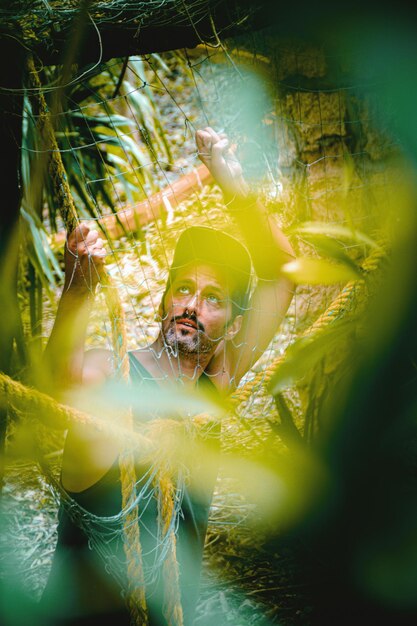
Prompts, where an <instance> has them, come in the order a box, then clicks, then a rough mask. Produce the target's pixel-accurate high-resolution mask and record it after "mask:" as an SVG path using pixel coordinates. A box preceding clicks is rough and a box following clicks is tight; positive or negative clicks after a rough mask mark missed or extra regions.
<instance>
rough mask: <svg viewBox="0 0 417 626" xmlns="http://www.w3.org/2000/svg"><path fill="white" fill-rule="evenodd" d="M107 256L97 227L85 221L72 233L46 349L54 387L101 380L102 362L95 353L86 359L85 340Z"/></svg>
mask: <svg viewBox="0 0 417 626" xmlns="http://www.w3.org/2000/svg"><path fill="white" fill-rule="evenodd" d="M105 256H106V251H105V249H104V247H103V241H102V239H101V238H100V237H99V235H98V232H97V231H96V230H90V229H89V228H88V227H87V226H86V225H85V224H81V225H80V226H77V228H76V229H75V230H74V231H73V232H72V233H71V234H70V235H69V237H68V240H67V243H66V246H65V284H64V288H63V291H62V295H61V298H60V301H59V304H58V310H57V315H56V318H55V323H54V326H53V329H52V332H51V335H50V338H49V341H48V344H47V346H46V348H45V352H44V363H45V367H46V369H47V373H48V379H49V384H51V385H52V386H53V387H54V388H56V387H62V388H65V387H69V386H71V385H74V384H79V383H81V382H88V378H92V380H91V382H99V380H100V376H101V368H100V367H99V363H97V365H96V366H95V364H94V360H95V358H94V356H93V357H90V358H89V359H88V360H87V363H85V355H84V343H85V337H86V331H87V325H88V319H89V314H90V310H91V305H92V302H93V300H94V292H95V289H96V286H97V283H98V281H99V279H100V275H101V274H102V272H103V267H104V260H105ZM96 360H97V358H96ZM101 360H103V359H101ZM103 376H104V375H103ZM86 379H87V380H86ZM94 379H96V380H94ZM46 382H47V384H48V381H46Z"/></svg>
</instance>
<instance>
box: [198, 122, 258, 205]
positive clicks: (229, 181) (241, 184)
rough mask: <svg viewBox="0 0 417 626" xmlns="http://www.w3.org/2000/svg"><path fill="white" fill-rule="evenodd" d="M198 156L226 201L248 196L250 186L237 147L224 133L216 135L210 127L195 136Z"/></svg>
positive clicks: (199, 131)
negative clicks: (245, 177)
mask: <svg viewBox="0 0 417 626" xmlns="http://www.w3.org/2000/svg"><path fill="white" fill-rule="evenodd" d="M195 138H196V144H197V151H198V156H199V157H200V159H201V161H202V162H203V163H204V165H206V167H207V168H208V169H209V171H210V172H211V174H212V176H213V178H214V179H215V181H216V182H217V184H218V185H219V186H220V187H221V189H222V191H223V193H224V195H225V197H226V200H230V199H232V198H234V197H236V196H237V197H240V196H247V195H248V193H249V188H248V185H247V183H246V181H245V179H244V178H243V174H242V166H241V164H240V163H239V160H238V159H237V157H236V154H235V151H236V146H231V145H230V143H229V140H228V138H227V136H226V135H225V134H224V133H216V131H214V130H213V129H212V128H211V127H210V126H207V127H206V128H205V129H204V130H198V131H197V132H196V135H195Z"/></svg>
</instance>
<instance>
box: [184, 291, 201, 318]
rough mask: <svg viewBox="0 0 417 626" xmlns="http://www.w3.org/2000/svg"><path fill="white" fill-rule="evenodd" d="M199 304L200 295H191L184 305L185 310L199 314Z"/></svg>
mask: <svg viewBox="0 0 417 626" xmlns="http://www.w3.org/2000/svg"><path fill="white" fill-rule="evenodd" d="M199 302H200V298H199V295H198V293H194V294H192V295H190V297H189V298H188V300H187V301H186V302H185V303H184V308H185V309H187V311H188V312H189V313H197V311H198V306H199Z"/></svg>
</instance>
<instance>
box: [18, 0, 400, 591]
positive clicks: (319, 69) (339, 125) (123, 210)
mask: <svg viewBox="0 0 417 626" xmlns="http://www.w3.org/2000/svg"><path fill="white" fill-rule="evenodd" d="M41 4H42V7H41V8H42V11H46V12H47V11H49V10H50V9H51V8H52V9H53V11H54V21H53V23H54V28H57V25H59V23H60V20H61V19H62V20H64V19H65V20H67V19H68V17H69V15H70V14H71V11H74V10H75V7H74V8H72V7H71V6H68V7H66V8H65V10H64V9H61V8H59V7H56V6H55V5H54V3H49V4H48V3H45V4H48V7H47V8H44V7H43V4H44V3H39V5H41ZM143 4H144V7H143V8H145V5H146V14H145V13H144V12H143V13H142V15H141V20H144V19H145V18H146V19H148V17H149V19H152V21H153V23H155V22H157V21H158V19H160V21H161V24H162V23H163V21H164V20H171V19H172V16H171V15H170V14H169V11H167V4H168V3H167V2H164V3H160V2H151V3H149V2H147V3H143ZM162 4H163V5H164V12H163V15H162V16H161V17H160V18H159V17H158V10H159V8H160V7H161V5H162ZM170 4H172V6H173V11H174V12H173V14H172V15H175V20H176V23H178V24H181V23H182V20H183V19H187V20H188V19H189V15H188V11H187V10H186V7H185V5H184V13H183V12H181V11H180V10H178V5H179V4H181V3H178V2H172V3H170ZM201 4H202V5H203V4H204V3H201ZM174 5H175V6H174ZM198 7H199V3H194V5H193V11H194V13H193V15H194V17H195V21H196V24H198V11H199V8H198ZM101 8H102V7H101V5H100V4H99V3H94V6H93V10H91V11H92V12H91V16H92V18H93V19H94V20H95V21H98V20H100V15H101V13H100V12H101ZM105 8H106V11H107V13H106V15H108V9H109V5H108V4H107V3H105ZM110 9H111V11H112V12H113V14H112V16H111V18H112V19H115V16H116V17H117V13H118V11H119V10H122V9H123V12H124V14H126V3H119V2H113V3H112V4H111V7H110ZM174 9H175V10H174ZM39 10H40V9H39ZM129 10H131V9H129ZM135 11H136V9H135ZM35 14H36V10H35ZM45 14H46V13H43V18H44V17H45ZM135 16H136V13H135V14H132V18H131V19H132V21H133V22H135V20H136V17H135ZM103 19H106V18H103ZM158 23H159V22H158ZM327 62H328V60H327V59H326V57H325V55H324V52H323V51H320V50H316V49H315V50H312V49H308V48H307V49H306V48H305V47H303V46H301V47H300V46H298V45H293V44H291V45H290V44H288V45H286V44H285V45H282V46H280V47H276V46H271V42H270V41H268V39H267V38H265V39H263V38H262V37H261V38H259V37H258V38H255V37H254V38H253V40H248V39H246V40H245V43H242V42H240V43H236V42H231V44H230V45H229V46H228V47H227V49H226V47H224V46H223V45H219V46H218V47H216V48H211V47H208V46H205V45H202V46H200V47H198V48H197V49H193V50H184V51H179V52H175V53H166V54H165V55H163V56H158V55H149V56H146V57H136V58H130V59H129V60H128V62H127V64H126V63H124V62H122V61H117V60H113V61H111V62H109V63H108V64H107V65H106V66H105V67H100V70H102V71H101V72H100V73H97V75H96V76H94V77H92V78H89V79H85V80H79V81H78V82H77V83H76V84H75V86H74V87H73V89H72V90H71V91H70V92H69V95H68V99H67V100H66V108H65V111H63V112H59V113H58V114H56V115H53V119H52V121H53V124H54V126H55V128H56V136H57V139H58V142H59V149H60V152H61V154H62V157H63V160H64V164H65V168H66V172H67V176H68V180H69V182H70V184H71V186H72V192H73V196H74V199H75V203H76V207H77V211H78V223H82V222H86V223H88V224H89V225H90V226H94V227H97V228H100V229H102V232H103V237H105V238H106V239H107V247H108V261H107V269H108V272H109V274H110V276H111V277H112V279H113V281H114V284H115V285H116V286H117V288H118V290H119V292H120V295H121V299H122V302H123V306H124V310H125V314H126V323H127V347H128V349H130V350H137V349H142V348H146V347H147V346H148V345H149V344H150V343H152V341H154V340H155V338H156V337H157V335H158V333H159V328H160V319H159V318H158V311H159V306H160V302H161V298H162V294H163V292H164V289H165V285H166V281H167V278H168V268H169V266H170V263H171V260H172V254H173V250H174V247H175V243H176V241H177V239H178V236H179V234H180V233H181V232H182V230H183V229H184V228H186V227H187V226H190V225H210V226H213V227H215V228H220V229H222V230H225V231H227V232H229V233H231V234H233V235H234V236H236V237H240V234H239V231H238V230H237V228H236V225H235V222H234V220H233V219H232V218H231V217H230V215H229V213H228V211H227V207H225V205H224V202H223V198H222V194H221V191H220V189H219V188H218V187H217V186H216V185H215V184H213V181H212V180H211V179H210V178H208V177H207V175H206V173H205V172H204V170H202V169H201V168H200V161H199V158H198V154H197V151H196V148H195V143H194V133H195V131H196V130H197V129H199V128H204V127H205V126H211V127H213V128H215V129H216V130H218V131H224V132H226V133H227V134H228V136H229V137H230V139H231V141H232V142H234V143H236V144H237V146H238V155H239V158H240V160H241V162H242V165H243V169H244V173H245V176H246V179H247V180H248V181H249V183H250V184H251V186H252V188H253V189H255V190H256V192H257V193H258V195H259V196H260V197H261V199H262V201H263V203H264V205H265V206H266V208H267V211H268V212H269V213H270V214H272V215H273V219H276V221H277V223H279V224H280V225H281V226H282V228H283V230H284V231H285V230H289V229H290V227H293V226H294V225H297V224H299V223H300V222H305V221H308V220H320V221H323V222H326V223H328V224H332V225H335V226H338V225H346V224H348V225H349V227H351V228H352V229H353V230H355V229H357V230H360V231H363V232H368V233H370V232H371V233H373V232H374V229H375V228H376V226H377V221H376V217H375V214H374V209H375V208H376V207H378V210H379V211H381V207H382V210H383V207H384V205H385V206H386V205H387V204H388V203H389V202H390V197H389V195H388V193H387V189H388V185H387V176H388V172H387V171H386V169H385V168H384V167H383V164H384V163H385V160H386V159H387V157H388V156H389V155H390V154H391V152H392V151H393V148H395V146H394V143H393V142H392V141H391V140H390V139H389V138H387V139H385V138H382V137H381V134H380V132H379V131H378V134H377V132H376V131H375V130H374V128H373V123H374V112H373V111H372V110H371V109H370V107H368V105H367V103H366V99H363V98H362V99H360V98H359V96H358V94H357V93H356V91H355V85H353V84H342V85H341V86H338V87H336V88H325V87H323V86H321V84H322V83H325V82H326V79H327V76H328V71H329V69H328V67H327V65H326V64H327ZM333 62H334V59H333ZM121 75H122V76H123V80H122V81H120V76H121ZM44 78H45V82H46V84H48V85H50V86H52V88H51V87H48V88H47V89H46V92H50V91H51V92H53V82H54V76H53V71H52V70H50V71H46V75H45V77H44ZM34 102H36V92H34V93H31V94H30V97H29V95H28V97H27V99H26V104H25V113H24V115H25V121H26V125H27V128H28V129H29V128H33V127H35V126H36V123H37V112H36V105H35V104H34ZM52 113H53V112H52ZM31 141H32V143H31ZM23 151H24V159H25V163H26V166H27V170H28V173H27V176H28V177H29V170H30V168H31V167H33V164H34V162H35V161H36V159H37V158H39V157H42V153H43V149H42V148H41V147H40V145H39V144H37V143H36V142H33V139H32V140H31V139H30V136H29V133H28V134H27V136H26V139H25V145H24V146H23ZM381 164H382V165H381ZM51 195H53V194H51ZM25 202H26V205H24V206H26V208H27V209H28V210H29V208H30V202H31V198H30V194H29V195H28V196H27V197H26V200H25ZM44 217H45V220H46V226H45V227H46V229H47V231H48V237H49V241H50V242H52V244H53V245H55V246H56V247H57V248H58V249H61V250H62V246H63V242H64V240H65V233H64V232H63V226H64V225H63V223H62V221H61V220H60V218H59V217H57V216H56V212H54V211H51V208H50V209H49V213H47V214H46V213H45V214H44ZM293 242H294V245H295V246H296V248H297V251H298V252H301V253H305V252H306V251H309V252H311V251H312V246H311V243H310V242H309V240H308V238H307V237H306V238H305V239H304V240H303V237H302V236H299V237H298V238H296V237H293ZM345 252H346V254H348V255H349V256H350V257H351V258H352V259H353V260H354V261H357V262H360V261H361V260H362V259H363V258H364V256H365V249H364V247H363V245H360V244H358V243H352V242H351V243H349V244H347V245H346V246H345ZM52 270H53V268H52ZM91 272H95V268H94V267H93V266H92V267H91ZM90 278H91V277H89V276H86V281H87V282H88V281H89V279H90ZM105 289H106V285H103V286H102V287H101V288H100V287H99V293H98V295H97V296H96V305H95V307H94V310H93V311H92V316H91V320H90V326H89V332H88V339H87V347H105V348H109V349H112V344H111V339H110V337H111V321H109V320H108V318H107V314H106V307H105V304H104V291H105ZM339 290H340V284H336V285H331V286H328V287H320V290H317V288H316V287H313V288H312V287H309V286H306V285H300V286H299V287H298V288H297V292H296V295H295V297H294V298H293V301H292V304H291V307H290V309H289V311H288V314H287V316H286V318H285V319H284V321H283V323H282V324H281V327H280V329H279V332H278V333H277V335H276V336H275V337H274V338H273V340H272V341H271V343H270V345H269V347H268V348H267V349H266V350H265V352H264V354H263V355H262V357H261V358H260V359H255V358H254V362H253V363H252V367H251V368H250V369H249V371H248V372H247V374H246V375H245V376H244V378H243V380H242V384H245V383H246V382H248V381H250V380H251V379H252V378H254V377H255V375H256V374H258V373H259V372H262V371H263V370H266V368H267V367H268V365H269V364H270V363H271V361H272V360H273V359H274V358H276V357H277V356H278V355H280V354H283V353H284V351H285V349H286V347H287V346H288V345H290V344H291V342H292V341H293V340H294V339H295V338H296V337H297V336H298V335H299V334H300V333H301V332H302V331H303V330H305V329H306V328H307V326H308V325H309V324H310V323H311V322H312V321H313V319H314V318H315V317H317V316H318V314H320V313H321V312H322V311H323V310H324V309H325V308H326V306H327V305H328V304H329V303H330V302H331V300H332V299H333V298H334V297H335V295H336V294H337V293H338V291H339ZM45 306H46V307H47V309H48V315H47V317H46V320H44V325H43V327H42V336H43V337H44V340H45V339H46V337H47V336H48V335H49V332H50V329H51V326H52V323H53V318H54V313H55V304H54V301H53V300H52V304H51V302H48V301H46V303H45ZM249 306H250V305H249ZM264 315H265V316H267V315H268V312H267V311H265V312H264ZM243 341H244V339H243ZM255 348H256V345H255V346H254V349H255ZM160 356H161V355H158V354H156V353H155V354H154V357H155V360H156V362H157V361H158V358H159V357H160ZM170 358H171V360H172V361H173V363H175V365H176V367H180V366H181V363H180V358H179V354H178V353H175V350H174V351H171V353H170ZM196 375H197V374H196V371H195V373H194V376H196ZM192 377H193V376H192ZM192 377H191V378H192ZM152 378H153V379H155V378H156V379H158V377H157V376H153V377H152ZM165 378H166V373H165V372H164V371H163V368H161V376H160V381H161V382H162V381H164V380H165ZM188 378H189V377H188ZM232 382H233V376H232ZM306 389H307V387H303V385H301V386H299V387H298V388H296V387H293V388H292V389H291V390H289V391H288V392H287V393H286V395H285V398H286V401H287V403H288V405H289V406H290V408H291V410H292V411H293V414H294V415H295V416H296V421H297V423H298V424H299V426H300V429H301V430H302V428H303V418H304V416H305V414H306V411H307V410H312V409H311V405H308V401H307V400H306ZM307 391H308V389H307ZM306 407H307V408H306ZM239 414H240V418H241V421H240V422H237V421H236V420H234V419H230V421H229V422H228V421H227V420H225V422H224V425H223V448H224V451H225V452H226V453H227V452H228V451H231V450H233V448H234V447H236V446H239V443H240V445H241V447H242V448H243V447H244V448H245V454H246V453H247V454H249V451H250V450H256V451H259V450H262V448H263V447H264V446H265V442H266V441H268V442H271V440H273V441H274V445H276V446H277V449H281V448H280V446H281V443H280V442H279V441H278V440H277V439H276V438H275V435H274V429H273V423H274V422H275V421H276V405H275V403H274V400H273V398H272V397H271V396H269V395H268V394H266V393H265V389H264V388H263V386H262V380H261V384H260V385H258V386H257V387H256V388H254V389H253V390H252V393H251V394H250V398H249V400H248V401H247V402H246V403H245V404H244V405H241V406H240V410H239ZM271 423H272V425H271ZM242 442H243V446H242ZM230 482H232V483H233V480H232V479H229V478H228V477H227V475H221V479H220V481H219V483H218V489H217V492H216V494H215V498H214V502H213V507H212V520H211V523H212V526H211V529H212V530H211V532H212V533H215V532H216V530H215V529H216V527H217V526H218V525H225V526H228V525H232V526H233V527H235V526H239V525H242V524H244V520H245V518H246V516H248V515H250V513H248V510H247V509H245V507H244V506H243V507H242V509H243V510H242V511H240V504H236V503H235V504H236V508H233V509H232V513H231V514H230V513H229V512H228V509H227V506H228V505H227V502H228V501H229V500H228V498H229V497H230V501H231V502H232V504H233V502H234V501H233V495H231V496H227V495H226V494H225V491H227V489H229V490H230V492H233V489H232V488H231V486H230ZM225 485H227V487H226V490H225V488H224V486H225ZM154 490H155V485H154V475H153V474H152V472H151V473H150V474H149V475H145V476H142V477H141V479H140V481H139V482H138V485H137V502H140V503H141V506H142V507H143V505H144V503H145V507H144V509H145V510H146V502H147V501H148V500H149V499H150V498H151V497H152V496H153V494H154ZM181 498H182V491H181V481H180V484H179V486H178V492H177V495H176V498H175V502H176V515H175V516H173V518H172V525H173V527H176V526H177V525H178V523H179V521H178V514H179V511H180V506H181ZM225 498H226V504H225ZM68 510H69V511H71V512H72V514H73V515H74V516H75V517H77V519H78V522H79V523H80V524H81V526H82V527H83V528H84V529H85V530H86V531H87V534H88V535H89V537H90V540H91V542H92V545H94V547H95V549H97V550H98V551H99V552H100V553H101V554H102V555H103V558H105V559H107V564H108V566H109V569H110V570H111V571H112V573H113V574H114V575H115V577H116V578H117V579H118V580H119V581H121V583H122V586H123V585H124V584H125V581H123V575H122V573H121V570H120V567H119V565H120V563H119V564H117V563H115V562H114V552H113V554H112V553H111V552H110V551H107V548H106V546H107V545H108V544H109V543H111V541H112V540H113V539H114V537H115V534H117V533H119V534H120V519H122V517H123V515H124V514H125V511H124V512H121V513H120V514H119V515H118V516H116V517H115V518H113V519H112V520H108V525H107V527H106V521H105V520H103V518H100V519H94V518H93V517H92V516H91V514H89V513H86V512H84V511H80V509H79V508H77V507H74V503H72V502H70V501H69V500H68ZM236 517H237V519H236ZM165 537H166V538H167V537H168V533H167V534H166V535H165ZM158 539H159V540H160V541H159V545H160V550H159V551H158V553H157V554H155V566H154V568H153V569H152V572H148V573H147V576H148V577H149V576H151V577H152V576H156V575H157V572H158V571H159V570H160V565H161V563H162V562H163V560H164V558H165V557H166V552H167V548H166V545H165V544H164V541H163V538H161V537H159V538H158ZM117 540H120V536H119V537H118V539H117ZM112 559H113V561H112ZM45 565H46V564H45V563H43V566H42V567H43V572H42V574H40V578H42V575H44V572H45V570H46V567H45ZM34 586H37V587H38V591H39V588H41V587H42V583H41V581H40V580H39V581H37V583H36V585H34Z"/></svg>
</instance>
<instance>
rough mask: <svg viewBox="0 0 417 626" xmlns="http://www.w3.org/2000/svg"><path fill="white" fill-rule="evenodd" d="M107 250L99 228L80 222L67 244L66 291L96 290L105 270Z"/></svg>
mask: <svg viewBox="0 0 417 626" xmlns="http://www.w3.org/2000/svg"><path fill="white" fill-rule="evenodd" d="M105 257H106V250H105V248H104V243H103V240H102V239H101V237H99V233H98V231H97V230H94V229H93V230H90V229H89V227H88V226H87V225H86V224H80V225H79V226H77V228H75V229H74V230H73V231H72V233H71V234H70V235H69V236H68V239H67V242H66V244H65V257H64V258H65V285H64V291H67V290H69V289H72V288H76V289H80V288H81V289H82V290H86V291H92V292H94V290H95V288H96V285H97V283H98V282H99V280H100V277H101V275H102V274H103V272H104V261H105Z"/></svg>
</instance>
